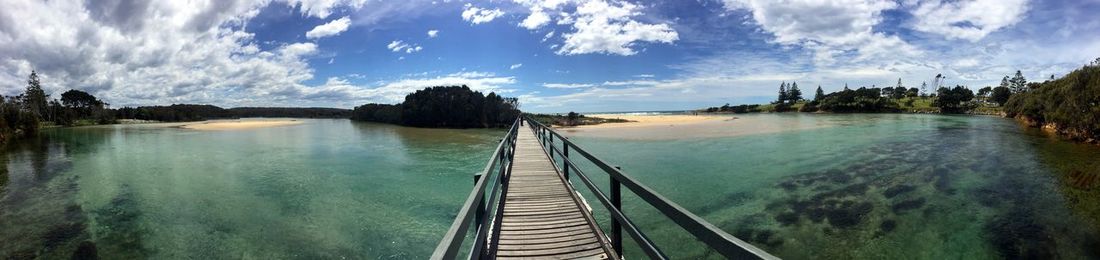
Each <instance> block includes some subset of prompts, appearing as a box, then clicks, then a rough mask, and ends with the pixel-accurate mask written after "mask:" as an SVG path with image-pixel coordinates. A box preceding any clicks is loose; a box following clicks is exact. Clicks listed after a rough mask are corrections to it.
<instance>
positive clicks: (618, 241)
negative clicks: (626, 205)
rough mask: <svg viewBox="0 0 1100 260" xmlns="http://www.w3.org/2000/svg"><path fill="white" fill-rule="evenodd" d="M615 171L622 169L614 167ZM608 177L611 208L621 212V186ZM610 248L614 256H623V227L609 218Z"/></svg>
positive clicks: (612, 177) (613, 178) (613, 177)
mask: <svg viewBox="0 0 1100 260" xmlns="http://www.w3.org/2000/svg"><path fill="white" fill-rule="evenodd" d="M615 169H617V170H622V169H623V168H622V167H619V166H615ZM609 177H610V178H611V206H612V207H615V209H616V210H619V211H620V212H621V211H622V210H623V196H622V184H620V183H619V180H617V179H615V176H610V175H609ZM624 214H625V213H624ZM611 247H612V248H614V249H615V254H617V255H619V256H620V257H621V256H622V255H623V226H622V224H621V223H619V220H616V219H615V218H611Z"/></svg>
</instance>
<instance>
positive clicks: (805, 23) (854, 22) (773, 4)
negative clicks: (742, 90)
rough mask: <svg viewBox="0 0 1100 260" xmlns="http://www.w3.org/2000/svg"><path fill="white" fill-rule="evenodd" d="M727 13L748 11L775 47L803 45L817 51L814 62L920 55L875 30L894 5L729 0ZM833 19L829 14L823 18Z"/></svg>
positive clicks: (863, 0) (887, 1)
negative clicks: (850, 53)
mask: <svg viewBox="0 0 1100 260" xmlns="http://www.w3.org/2000/svg"><path fill="white" fill-rule="evenodd" d="M723 3H725V5H726V8H727V9H731V10H736V9H744V10H748V11H749V12H750V13H751V14H752V15H751V17H752V19H753V21H754V22H755V23H756V24H757V25H759V26H760V29H762V30H763V31H765V32H768V33H770V34H772V35H773V36H775V39H774V40H775V42H777V43H780V44H785V45H800V46H803V47H805V48H807V49H810V50H813V51H814V52H815V54H816V55H815V57H814V58H815V61H817V62H819V63H832V62H834V57H835V56H837V55H843V54H845V53H846V52H848V51H851V50H857V52H858V53H857V56H856V58H859V59H863V60H867V59H873V58H884V57H888V58H899V57H902V58H904V57H912V56H916V55H918V54H920V50H919V49H917V48H916V47H913V46H912V45H910V44H908V43H907V42H905V41H903V40H901V39H900V38H898V37H897V36H890V35H886V34H883V33H880V32H875V31H874V26H875V25H878V24H879V23H880V22H881V21H882V19H883V17H882V12H883V11H886V10H890V9H894V8H897V7H898V4H897V3H895V2H894V1H891V0H837V1H790V2H777V1H768V0H724V1H723ZM822 14H828V15H822Z"/></svg>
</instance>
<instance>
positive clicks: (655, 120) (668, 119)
mask: <svg viewBox="0 0 1100 260" xmlns="http://www.w3.org/2000/svg"><path fill="white" fill-rule="evenodd" d="M588 116H590V117H599V118H612V119H613V118H618V119H626V120H630V121H633V122H626V123H606V124H598V125H585V126H579V127H577V128H609V127H610V128H621V127H643V126H662V125H664V126H671V125H685V124H694V123H703V122H708V121H723V120H730V119H732V118H733V116H732V115H729V116H727V115H621V114H592V115H588Z"/></svg>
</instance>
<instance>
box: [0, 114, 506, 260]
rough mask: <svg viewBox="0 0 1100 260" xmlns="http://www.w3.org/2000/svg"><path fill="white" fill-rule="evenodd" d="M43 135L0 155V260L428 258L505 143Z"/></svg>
mask: <svg viewBox="0 0 1100 260" xmlns="http://www.w3.org/2000/svg"><path fill="white" fill-rule="evenodd" d="M305 122H306V123H305V124H303V125H297V126H286V127H273V128H262V129H251V130H235V131H198V130H187V129H179V128H163V127H142V126H114V127H106V128H73V129H51V130H49V131H47V132H46V133H45V134H44V136H43V138H40V139H38V140H31V141H27V142H21V143H17V144H13V145H12V146H10V147H8V149H7V150H6V153H5V154H3V156H0V158H2V159H3V160H4V161H5V162H6V167H5V168H6V170H7V171H6V173H5V174H3V175H2V176H0V180H2V183H6V184H4V185H2V186H3V187H2V191H0V227H2V228H0V241H4V243H0V256H4V257H15V258H24V257H32V256H39V257H42V258H68V257H69V256H70V255H72V254H74V252H76V251H78V248H80V247H81V246H82V245H83V247H84V248H85V250H87V249H86V248H90V247H92V246H91V245H93V244H94V247H95V249H96V252H97V253H98V255H99V256H100V257H102V258H105V259H132V258H151V259H164V258H198V259H215V258H261V259H269V258H298V259H318V258H324V259H339V258H351V259H360V258H371V259H379V258H393V259H418V258H425V257H427V256H428V255H430V254H431V251H432V250H433V249H434V245H435V244H436V243H438V241H439V239H440V238H441V237H442V234H443V233H444V232H445V231H446V229H447V227H448V226H449V225H450V222H451V220H452V219H453V215H454V212H455V211H457V209H458V207H460V205H461V203H462V202H463V200H464V199H465V196H466V195H467V193H468V192H469V189H470V188H471V187H472V180H471V175H472V174H473V173H474V172H477V171H479V170H481V167H483V166H484V160H485V158H488V156H489V154H490V153H492V149H494V148H495V142H496V141H497V140H498V138H499V136H500V135H503V131H498V130H437V129H414V128H404V127H395V126H388V125H379V124H368V123H353V122H350V121H348V120H306V121H305Z"/></svg>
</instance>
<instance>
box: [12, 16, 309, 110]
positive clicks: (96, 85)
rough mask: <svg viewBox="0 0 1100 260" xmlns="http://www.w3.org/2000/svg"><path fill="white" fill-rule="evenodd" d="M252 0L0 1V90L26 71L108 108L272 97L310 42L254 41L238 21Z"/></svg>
mask: <svg viewBox="0 0 1100 260" xmlns="http://www.w3.org/2000/svg"><path fill="white" fill-rule="evenodd" d="M259 8H261V4H257V3H253V2H250V1H213V2H177V1H168V2H158V1H135V2H134V3H132V5H130V6H127V8H124V9H120V8H114V9H112V8H101V6H98V5H93V3H88V4H85V3H83V2H80V1H75V0H69V1H64V0H59V1H7V2H5V4H4V8H3V9H0V17H3V18H0V20H3V21H7V22H5V23H4V25H0V35H2V36H0V92H2V93H3V94H15V93H18V92H20V91H21V89H22V87H23V86H22V84H21V82H23V81H24V80H25V79H26V77H27V75H28V74H30V70H31V69H34V70H37V71H38V72H39V74H41V75H42V79H43V80H42V82H43V84H44V88H45V89H46V91H47V92H48V93H52V94H54V95H53V96H52V97H54V98H57V96H56V94H57V93H61V92H63V91H65V90H67V89H69V88H77V89H81V90H85V91H88V92H89V93H92V94H93V95H96V96H98V97H100V98H102V99H104V100H107V101H108V102H110V103H112V104H114V105H116V106H122V105H134V104H170V103H180V102H190V103H217V104H245V103H254V102H257V101H259V100H262V101H268V102H269V103H275V104H277V103H278V102H279V100H283V99H285V98H289V97H290V96H292V95H293V94H295V93H296V92H295V90H297V89H301V88H302V87H303V86H302V85H301V84H300V82H302V81H305V80H308V79H311V78H312V77H313V70H312V69H311V68H309V65H308V64H307V63H306V60H305V59H307V58H310V57H311V56H312V54H314V53H316V51H317V49H316V45H314V44H312V43H294V44H288V45H284V46H281V47H273V48H272V49H269V50H262V49H260V47H259V46H257V44H256V43H255V42H254V40H253V34H251V33H248V32H246V31H244V30H242V29H240V25H242V24H243V23H244V22H245V21H247V20H248V19H250V18H251V17H252V16H254V15H255V14H256V10H258V9H259ZM8 22H10V23H8ZM227 25H237V26H227Z"/></svg>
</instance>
